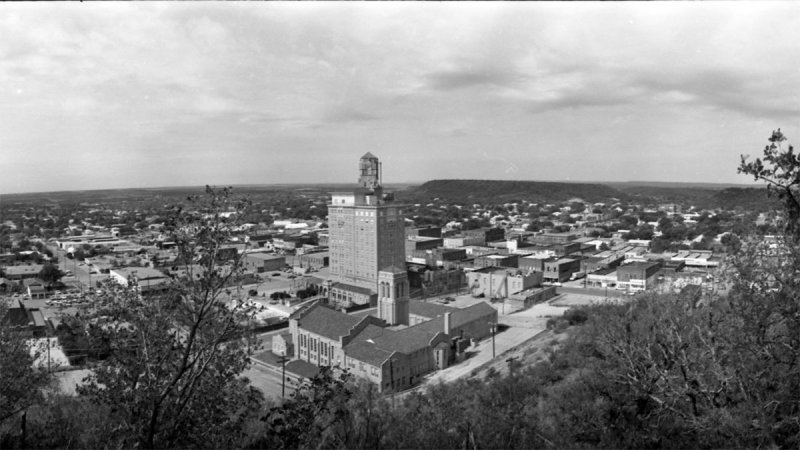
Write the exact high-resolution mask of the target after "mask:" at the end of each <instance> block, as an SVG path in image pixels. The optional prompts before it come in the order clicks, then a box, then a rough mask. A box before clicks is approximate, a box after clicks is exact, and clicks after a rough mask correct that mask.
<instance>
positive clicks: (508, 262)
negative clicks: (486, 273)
mask: <svg viewBox="0 0 800 450" xmlns="http://www.w3.org/2000/svg"><path fill="white" fill-rule="evenodd" d="M518 261H519V255H486V256H478V257H477V258H475V259H474V261H473V266H474V267H475V268H478V269H481V268H484V267H508V268H515V269H516V268H517V265H518Z"/></svg>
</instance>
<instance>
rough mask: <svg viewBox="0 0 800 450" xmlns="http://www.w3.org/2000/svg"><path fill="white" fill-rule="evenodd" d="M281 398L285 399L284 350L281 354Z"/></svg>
mask: <svg viewBox="0 0 800 450" xmlns="http://www.w3.org/2000/svg"><path fill="white" fill-rule="evenodd" d="M281 398H286V349H285V348H284V349H283V351H282V352H281Z"/></svg>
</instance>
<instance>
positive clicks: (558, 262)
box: [544, 258, 581, 283]
mask: <svg viewBox="0 0 800 450" xmlns="http://www.w3.org/2000/svg"><path fill="white" fill-rule="evenodd" d="M580 269H581V261H580V260H579V259H574V258H559V259H550V260H547V261H545V263H544V281H548V282H551V283H563V282H564V281H567V280H569V279H570V277H571V276H572V274H573V273H575V272H578V271H580Z"/></svg>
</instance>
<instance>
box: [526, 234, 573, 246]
mask: <svg viewBox="0 0 800 450" xmlns="http://www.w3.org/2000/svg"><path fill="white" fill-rule="evenodd" d="M578 237H580V234H579V233H576V232H573V231H566V232H563V233H542V234H538V235H536V236H535V237H534V238H533V241H534V242H536V243H540V244H564V243H567V242H570V241H574V240H575V239H577V238H578Z"/></svg>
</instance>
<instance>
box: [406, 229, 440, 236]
mask: <svg viewBox="0 0 800 450" xmlns="http://www.w3.org/2000/svg"><path fill="white" fill-rule="evenodd" d="M414 236H419V237H431V238H441V237H442V228H441V227H434V226H428V227H406V237H414Z"/></svg>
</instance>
